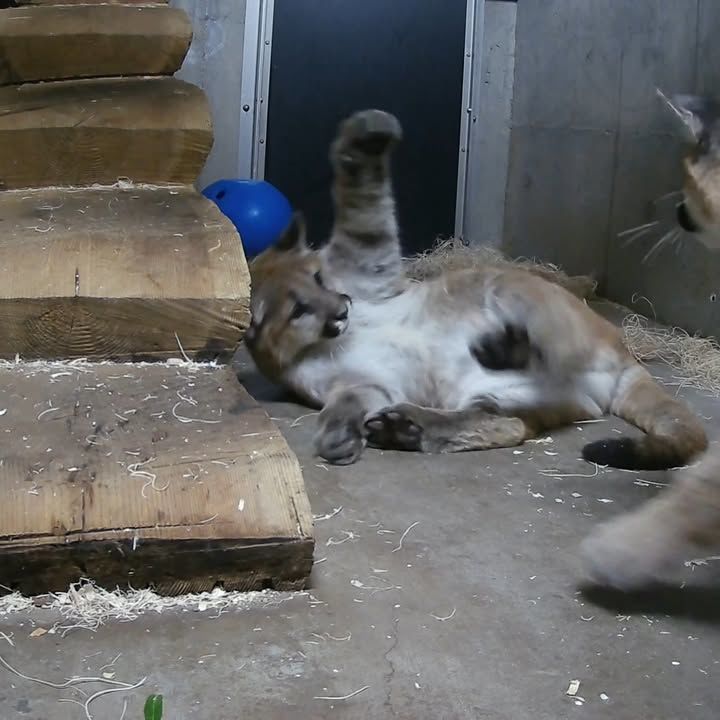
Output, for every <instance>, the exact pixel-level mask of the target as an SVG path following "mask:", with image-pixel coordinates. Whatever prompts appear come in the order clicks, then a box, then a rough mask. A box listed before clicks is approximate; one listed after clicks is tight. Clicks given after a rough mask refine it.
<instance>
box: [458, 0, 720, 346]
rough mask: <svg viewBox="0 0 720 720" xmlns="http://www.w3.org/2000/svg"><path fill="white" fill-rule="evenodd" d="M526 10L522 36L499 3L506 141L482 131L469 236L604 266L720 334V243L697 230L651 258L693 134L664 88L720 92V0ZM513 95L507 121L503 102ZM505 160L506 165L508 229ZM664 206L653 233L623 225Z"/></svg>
mask: <svg viewBox="0 0 720 720" xmlns="http://www.w3.org/2000/svg"><path fill="white" fill-rule="evenodd" d="M493 5H497V6H499V7H498V8H492V7H491V6H493ZM514 12H515V17H514V20H515V28H514V31H515V32H514V38H513V37H512V28H511V27H509V26H507V23H511V21H512V19H513V17H512V16H513V10H512V9H510V8H509V4H508V3H495V2H493V0H489V1H488V3H487V4H486V16H485V17H486V36H485V43H484V49H483V55H484V59H485V63H487V62H488V53H490V52H494V53H495V57H494V60H495V65H493V59H492V58H491V59H490V63H489V65H486V69H487V70H488V75H489V76H488V77H485V80H486V81H487V80H489V86H490V92H489V96H487V97H486V98H485V100H486V102H487V103H488V104H489V105H490V106H491V107H490V109H488V110H487V111H486V112H487V113H488V115H489V117H490V118H491V122H490V123H489V124H487V127H486V129H485V131H486V132H487V133H488V134H489V137H488V138H487V140H486V143H485V144H486V145H487V144H490V145H491V146H492V147H493V151H492V153H490V152H489V151H488V150H487V148H484V147H483V144H482V143H479V142H477V141H476V142H475V145H474V147H473V145H471V155H470V158H471V163H470V164H471V167H472V166H473V165H474V166H475V167H474V168H473V170H472V171H471V173H470V177H473V178H475V179H476V181H477V179H478V178H481V179H482V182H477V187H476V190H475V194H476V198H477V208H476V210H475V213H476V217H475V218H474V219H473V221H469V222H468V225H467V227H468V229H469V233H468V239H469V240H470V241H471V242H473V243H489V244H495V245H497V244H498V237H501V238H502V240H501V242H500V245H501V246H502V248H503V249H504V250H505V251H506V252H508V253H510V254H512V255H515V256H528V257H537V258H540V259H543V260H547V261H551V262H555V263H558V264H559V265H561V266H563V267H564V268H565V269H566V270H567V271H569V272H571V273H591V274H593V275H594V276H595V277H596V278H597V279H598V280H599V281H600V290H601V292H602V293H603V294H605V295H606V296H608V297H610V298H611V299H614V300H617V301H619V302H623V303H625V304H628V305H633V306H635V307H636V308H637V310H638V311H639V312H643V313H645V314H650V315H652V313H653V311H654V312H655V313H656V315H657V317H658V319H660V320H662V321H664V322H667V323H670V324H677V325H680V326H682V327H685V328H686V329H688V330H691V331H701V332H703V333H706V334H717V335H720V307H719V306H718V304H716V302H715V300H716V298H717V297H718V296H720V253H713V252H711V251H709V250H707V249H706V248H705V247H704V246H703V245H701V244H700V243H699V242H698V241H697V240H695V239H694V238H692V237H690V236H685V235H684V236H682V237H680V238H679V239H678V240H677V242H676V243H675V244H674V245H672V246H671V245H670V244H669V243H666V244H665V245H664V246H663V247H662V248H661V249H659V250H658V251H657V252H656V253H655V254H653V255H652V256H651V257H650V258H648V259H647V260H644V258H645V256H646V255H647V253H648V251H649V250H650V249H651V248H652V246H653V245H654V244H655V243H656V242H657V241H658V240H659V239H660V238H661V237H662V236H663V234H664V233H665V232H666V231H668V230H670V229H671V227H672V223H673V216H674V206H675V202H677V198H676V197H666V198H664V199H661V198H662V196H664V195H665V194H666V193H669V192H671V191H673V190H677V189H678V188H679V187H680V184H681V170H680V167H681V166H680V162H681V158H682V149H683V148H682V140H681V137H680V134H679V132H678V129H677V126H676V124H675V122H674V120H673V119H672V118H671V117H670V115H669V113H668V112H667V111H666V110H665V109H664V108H663V107H662V104H661V103H660V101H659V100H658V99H657V97H656V94H655V89H656V87H660V88H663V89H664V90H666V91H667V92H669V93H672V92H708V93H711V94H713V93H714V94H717V95H720V2H718V0H521V1H520V2H518V3H517V5H515V6H514ZM500 13H502V14H503V18H505V20H506V26H503V24H502V23H500V22H498V15H499V14H500ZM498 34H500V35H501V36H502V37H503V38H504V40H502V42H503V43H504V45H503V47H504V51H503V52H498V48H497V47H495V46H494V45H493V37H494V36H498ZM498 61H500V62H499V66H498ZM511 71H512V77H513V82H512V85H511V86H509V84H508V83H507V80H506V77H507V75H508V73H509V72H511ZM485 90H486V92H488V85H487V84H486V87H485ZM508 105H509V107H510V111H509V126H508V127H506V129H505V132H504V133H502V132H501V131H500V130H499V125H500V123H499V121H498V120H497V118H498V110H497V108H501V109H503V110H502V111H500V114H502V112H506V111H505V110H504V108H507V107H508ZM506 117H507V112H506ZM492 118H495V120H494V121H493V120H492ZM482 131H483V128H482V127H481V128H479V129H478V132H482ZM504 138H505V140H504ZM503 142H505V145H504V149H505V151H506V152H505V153H504V151H503ZM493 153H494V154H493ZM503 158H506V164H505V165H503V162H502V160H503ZM493 174H495V175H496V176H497V181H498V182H502V181H503V178H504V179H505V185H504V190H505V198H504V203H503V205H502V223H501V227H500V229H499V227H498V214H499V212H498V204H499V203H498V199H497V197H498V190H497V188H496V187H489V186H490V185H491V183H492V182H493ZM486 218H487V219H486ZM655 219H659V220H660V222H659V223H658V226H656V228H655V229H654V230H653V231H652V232H649V233H648V234H647V235H646V236H644V237H641V238H639V239H637V240H635V241H633V242H631V243H629V244H624V241H623V239H621V238H618V237H617V234H618V233H619V232H621V231H623V230H626V229H628V228H631V227H634V226H638V225H641V224H643V223H646V222H649V221H651V220H655Z"/></svg>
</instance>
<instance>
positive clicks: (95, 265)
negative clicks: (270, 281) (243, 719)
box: [0, 151, 250, 360]
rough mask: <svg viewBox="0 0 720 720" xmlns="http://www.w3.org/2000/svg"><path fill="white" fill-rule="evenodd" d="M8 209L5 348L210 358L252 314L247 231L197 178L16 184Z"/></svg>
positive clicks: (0, 309) (0, 307) (33, 354)
mask: <svg viewBox="0 0 720 720" xmlns="http://www.w3.org/2000/svg"><path fill="white" fill-rule="evenodd" d="M1 152H2V151H0V153H1ZM0 218H2V223H0V327H2V332H1V333H0V357H4V358H8V359H12V358H14V357H15V355H16V354H20V355H21V356H22V357H23V358H24V359H34V358H47V359H61V358H93V359H121V360H122V359H163V358H168V357H176V356H177V355H178V352H179V347H178V341H179V343H180V345H182V347H183V349H184V350H185V352H186V353H187V354H188V355H189V356H190V357H193V358H196V357H201V358H207V357H211V356H214V355H216V354H220V355H223V354H227V353H232V352H234V351H235V349H236V348H237V345H238V343H239V342H240V339H241V337H242V334H243V332H244V330H245V329H246V328H247V326H248V324H249V322H250V309H249V303H250V278H249V274H248V269H247V264H246V261H245V256H244V253H243V250H242V244H241V242H240V238H239V236H238V234H237V232H236V230H235V228H234V227H233V225H232V223H231V222H230V221H229V220H228V219H227V218H226V217H225V216H224V215H223V214H222V213H221V212H220V211H219V210H218V208H217V207H216V206H215V205H214V204H213V203H211V202H210V201H209V200H206V199H205V198H204V197H202V196H201V195H200V194H199V193H197V192H196V191H195V190H193V189H192V188H188V187H178V188H156V189H152V188H137V187H129V188H127V189H120V188H115V189H104V190H99V189H95V190H90V189H87V190H58V189H45V190H33V191H30V190H23V191H14V192H5V193H0Z"/></svg>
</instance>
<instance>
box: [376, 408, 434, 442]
mask: <svg viewBox="0 0 720 720" xmlns="http://www.w3.org/2000/svg"><path fill="white" fill-rule="evenodd" d="M365 432H366V433H367V441H368V445H371V446H373V447H378V448H388V449H395V450H419V449H420V444H421V441H422V432H423V431H422V428H421V427H420V426H419V425H416V424H415V423H414V422H413V421H412V420H411V419H410V418H408V417H407V416H406V415H405V414H404V413H402V412H401V411H399V410H393V409H392V408H389V409H387V410H381V411H380V412H378V413H376V414H375V415H372V416H370V417H369V418H368V419H367V420H366V421H365Z"/></svg>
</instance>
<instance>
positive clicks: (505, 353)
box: [470, 324, 538, 370]
mask: <svg viewBox="0 0 720 720" xmlns="http://www.w3.org/2000/svg"><path fill="white" fill-rule="evenodd" d="M470 353H471V354H472V356H473V357H474V358H475V359H476V360H477V361H478V362H479V363H480V364H481V365H482V366H483V367H486V368H487V369H488V370H525V369H527V367H528V365H529V364H530V359H531V358H532V356H533V354H537V353H538V351H537V350H536V349H534V348H533V346H532V345H531V344H530V338H529V337H528V332H527V328H525V327H521V326H519V325H511V324H506V325H505V327H503V328H502V329H500V330H497V331H494V332H487V333H485V334H483V335H481V336H480V337H479V338H477V340H476V341H475V342H474V343H472V344H471V345H470Z"/></svg>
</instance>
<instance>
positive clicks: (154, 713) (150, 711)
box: [145, 695, 163, 720]
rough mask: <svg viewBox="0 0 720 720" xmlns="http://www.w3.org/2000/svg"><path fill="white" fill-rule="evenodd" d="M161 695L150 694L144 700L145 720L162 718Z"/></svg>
mask: <svg viewBox="0 0 720 720" xmlns="http://www.w3.org/2000/svg"><path fill="white" fill-rule="evenodd" d="M162 711H163V698H162V695H150V696H149V697H148V699H147V700H146V701H145V720H162Z"/></svg>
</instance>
